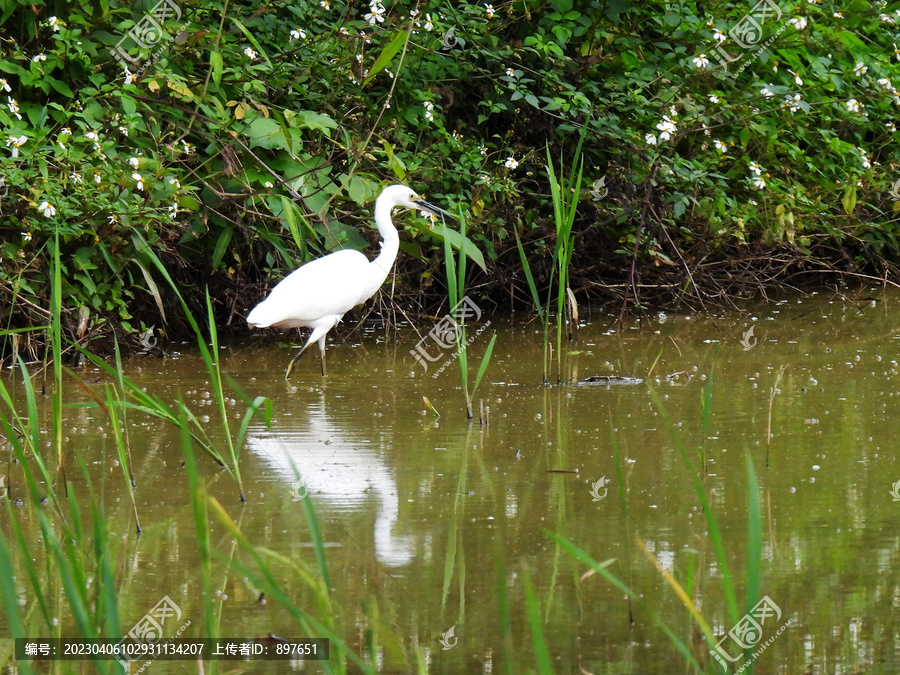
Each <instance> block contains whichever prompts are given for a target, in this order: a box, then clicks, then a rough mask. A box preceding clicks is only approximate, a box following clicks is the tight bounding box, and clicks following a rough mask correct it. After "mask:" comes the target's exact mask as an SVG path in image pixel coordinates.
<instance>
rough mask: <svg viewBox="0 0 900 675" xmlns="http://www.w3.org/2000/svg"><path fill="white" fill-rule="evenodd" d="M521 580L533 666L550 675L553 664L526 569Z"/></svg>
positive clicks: (539, 671)
mask: <svg viewBox="0 0 900 675" xmlns="http://www.w3.org/2000/svg"><path fill="white" fill-rule="evenodd" d="M522 582H523V584H522V585H523V587H524V589H525V609H526V612H527V613H528V625H529V627H530V628H531V646H532V648H533V649H534V662H535V667H536V668H537V672H538V673H541V675H552V673H553V666H552V664H551V662H550V652H549V651H548V649H547V641H546V639H545V638H544V629H543V627H542V626H541V608H540V604H539V603H538V600H537V598H536V597H535V595H534V586H532V584H531V575H530V574H528V572H527V571H524V572H523V574H522Z"/></svg>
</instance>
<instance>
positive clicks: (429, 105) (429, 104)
mask: <svg viewBox="0 0 900 675" xmlns="http://www.w3.org/2000/svg"><path fill="white" fill-rule="evenodd" d="M425 110H434V103H432V102H431V101H425Z"/></svg>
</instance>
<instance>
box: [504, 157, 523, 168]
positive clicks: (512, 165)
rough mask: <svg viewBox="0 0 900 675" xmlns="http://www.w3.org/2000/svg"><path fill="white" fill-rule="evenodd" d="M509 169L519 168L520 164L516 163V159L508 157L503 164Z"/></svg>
mask: <svg viewBox="0 0 900 675" xmlns="http://www.w3.org/2000/svg"><path fill="white" fill-rule="evenodd" d="M503 166H505V167H506V168H507V169H515V168H516V167H518V166H519V163H518V162H517V161H516V159H515V157H508V158H507V159H506V161H505V162H504V163H503Z"/></svg>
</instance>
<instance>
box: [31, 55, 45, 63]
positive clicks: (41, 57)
mask: <svg viewBox="0 0 900 675" xmlns="http://www.w3.org/2000/svg"><path fill="white" fill-rule="evenodd" d="M46 60H47V56H46V55H45V54H37V55H35V56H34V58H32V59H31V62H32V63H39V62H41V61H46Z"/></svg>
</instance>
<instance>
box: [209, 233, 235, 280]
mask: <svg viewBox="0 0 900 675" xmlns="http://www.w3.org/2000/svg"><path fill="white" fill-rule="evenodd" d="M233 234H234V228H233V227H226V228H225V229H223V230H222V234H220V235H219V238H218V239H217V240H216V248H215V249H214V250H213V255H212V268H213V270H214V271H215V270H216V269H218V267H219V264H220V263H221V262H222V258H224V257H225V251H227V250H228V244H230V243H231V235H233Z"/></svg>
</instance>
